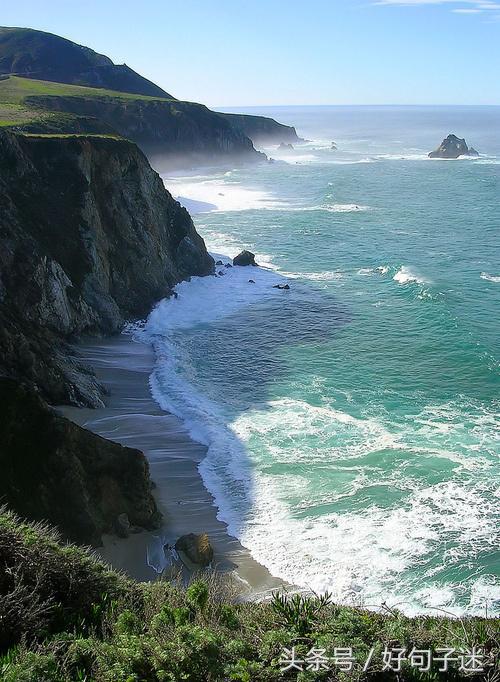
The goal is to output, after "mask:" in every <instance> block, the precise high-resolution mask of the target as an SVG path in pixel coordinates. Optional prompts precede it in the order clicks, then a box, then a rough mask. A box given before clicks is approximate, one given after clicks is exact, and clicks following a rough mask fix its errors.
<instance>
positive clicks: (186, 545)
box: [175, 533, 214, 566]
mask: <svg viewBox="0 0 500 682" xmlns="http://www.w3.org/2000/svg"><path fill="white" fill-rule="evenodd" d="M175 549H176V550H177V551H178V552H184V554H185V555H186V556H187V558H188V559H189V560H190V561H192V562H193V564H197V565H198V566H208V565H209V564H210V562H211V561H212V559H213V558H214V550H213V547H212V545H211V544H210V540H209V537H208V535H207V534H206V533H201V534H200V535H196V534H195V533H189V534H188V535H182V536H181V537H180V538H179V539H178V540H177V542H176V543H175Z"/></svg>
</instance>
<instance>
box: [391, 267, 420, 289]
mask: <svg viewBox="0 0 500 682" xmlns="http://www.w3.org/2000/svg"><path fill="white" fill-rule="evenodd" d="M392 279H393V280H394V281H395V282H398V284H409V283H410V282H415V283H417V284H429V280H427V279H425V278H424V277H422V276H421V275H419V274H417V273H415V272H414V271H412V270H411V268H409V267H407V266H406V265H402V266H401V267H400V268H399V270H398V271H397V272H396V274H395V275H394V277H393V278H392Z"/></svg>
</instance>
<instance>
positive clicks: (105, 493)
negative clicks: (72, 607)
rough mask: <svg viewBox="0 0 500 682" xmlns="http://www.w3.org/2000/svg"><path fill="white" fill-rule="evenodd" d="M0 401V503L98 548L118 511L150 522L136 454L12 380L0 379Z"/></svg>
mask: <svg viewBox="0 0 500 682" xmlns="http://www.w3.org/2000/svg"><path fill="white" fill-rule="evenodd" d="M0 401H1V404H2V409H1V410H0V469H1V471H2V475H1V476H0V501H1V503H6V504H7V505H8V506H9V507H11V508H13V509H15V510H16V512H17V513H18V514H20V515H21V516H24V517H27V518H29V519H31V520H35V521H49V522H50V523H53V524H55V525H57V527H58V528H59V529H60V531H61V532H62V534H63V535H64V537H65V538H66V539H69V540H73V541H75V542H79V543H84V544H91V545H99V544H100V542H101V534H102V533H103V532H112V531H113V530H114V527H115V524H116V521H117V518H118V516H119V515H120V514H127V516H128V519H129V520H130V523H131V524H133V525H136V526H140V527H143V528H150V529H152V528H156V527H158V525H159V524H160V522H161V516H160V514H159V512H158V511H157V509H156V503H155V501H154V499H153V497H152V495H151V483H150V480H149V467H148V463H147V460H146V458H145V457H144V455H143V454H142V452H140V451H139V450H133V449H131V448H125V447H123V446H121V445H118V444H117V443H113V442H112V441H108V440H105V439H104V438H100V437H99V436H96V435H95V434H93V433H91V432H90V431H86V430H85V429H82V428H81V427H79V426H77V425H76V424H74V423H73V422H71V421H69V420H68V419H65V418H64V417H61V416H59V415H58V414H56V413H55V412H54V411H53V410H52V409H51V408H50V407H48V406H47V405H46V404H45V403H44V401H43V400H42V399H41V398H40V397H39V396H38V395H37V394H36V393H35V392H34V391H33V390H30V389H29V388H27V387H25V386H22V385H20V384H18V383H17V382H16V381H14V380H11V379H5V378H0Z"/></svg>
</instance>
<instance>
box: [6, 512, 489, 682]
mask: <svg viewBox="0 0 500 682" xmlns="http://www.w3.org/2000/svg"><path fill="white" fill-rule="evenodd" d="M387 645H391V646H394V647H396V646H400V647H404V648H407V649H408V650H410V649H411V648H413V647H416V648H422V649H436V648H437V647H444V646H449V647H454V648H457V649H458V648H463V647H465V648H471V647H472V646H480V647H482V648H483V649H484V651H485V666H484V667H485V671H484V673H482V674H481V675H480V676H478V675H476V676H472V677H471V676H470V675H465V674H464V673H463V672H461V671H459V670H458V665H457V664H454V667H453V666H450V670H449V671H448V673H446V674H444V673H443V674H440V676H439V678H437V677H436V674H437V673H435V672H429V673H419V672H418V671H415V670H414V669H412V668H411V667H409V666H408V665H407V664H404V665H403V667H402V670H401V672H400V673H398V677H397V679H398V680H399V681H401V682H404V681H413V680H426V681H427V682H431V680H435V679H439V680H463V679H471V680H473V681H478V682H479V680H489V682H494V681H496V680H498V679H499V677H500V671H499V669H498V662H497V656H498V650H499V628H498V621H495V620H493V619H488V618H468V619H463V620H459V619H452V618H447V617H444V616H432V617H423V616H421V617H417V618H408V617H406V616H404V615H403V614H401V613H399V612H397V611H394V610H391V609H388V608H385V609H383V610H382V611H380V612H373V611H367V610H363V609H360V608H350V607H345V606H338V605H335V604H333V603H332V602H331V597H330V596H329V595H325V596H322V597H321V596H314V595H313V596H306V595H300V594H281V593H276V594H274V595H273V596H272V598H271V599H270V600H269V601H267V602H259V603H252V602H248V601H241V598H240V599H239V598H238V595H237V594H236V592H235V588H234V583H232V582H231V580H229V579H228V578H227V577H226V578H225V577H223V576H221V575H219V574H214V573H211V572H203V573H201V574H199V575H198V576H197V578H196V579H195V580H193V581H192V582H191V584H190V585H188V586H187V587H185V586H184V585H183V584H182V581H180V580H175V581H173V582H167V581H163V580H159V581H156V582H154V583H136V582H134V581H132V580H129V579H127V578H125V577H124V576H123V575H121V574H119V573H117V572H116V571H112V570H110V569H109V568H108V567H107V566H106V565H105V564H103V563H102V562H100V561H98V560H97V559H96V558H95V557H94V556H93V555H92V554H91V553H90V552H89V551H87V550H86V549H82V548H78V547H75V546H72V545H63V544H61V542H60V540H59V538H58V536H57V534H55V533H54V532H53V531H52V530H50V529H49V528H47V527H46V526H43V525H40V524H27V523H23V522H22V521H20V520H19V519H18V518H16V517H15V516H14V515H13V514H10V513H9V512H7V511H5V510H3V511H2V512H1V513H0V646H1V648H0V680H2V682H75V681H76V682H181V681H188V682H190V681H191V682H217V681H219V680H220V681H221V682H223V681H235V682H251V681H252V682H253V681H254V680H256V681H257V682H275V681H278V680H298V681H301V682H309V681H312V680H315V681H321V680H324V681H325V682H326V681H327V680H328V681H331V680H335V681H336V682H347V681H348V680H349V681H353V680H359V681H362V680H374V681H375V680H394V679H396V677H395V675H394V673H392V672H382V671H381V670H380V666H379V667H378V668H373V669H371V668H369V669H368V670H367V671H363V665H364V662H365V661H366V660H367V657H368V655H369V653H370V651H371V650H373V655H374V656H375V658H376V659H377V660H381V655H382V651H383V648H384V646H387ZM292 647H294V651H295V655H296V657H297V658H299V659H301V660H305V659H306V658H307V656H308V654H309V652H310V651H312V650H316V651H319V652H324V655H325V656H327V657H329V658H333V657H334V656H335V649H336V647H351V648H352V649H353V657H354V662H353V670H352V671H350V672H348V671H343V670H342V669H338V668H336V669H334V670H324V669H321V667H319V669H317V670H316V669H310V670H306V669H304V670H302V671H298V670H289V671H286V672H281V668H282V667H284V666H283V663H282V661H283V654H284V652H285V650H286V649H287V650H288V651H290V649H291V648H292Z"/></svg>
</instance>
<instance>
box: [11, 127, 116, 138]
mask: <svg viewBox="0 0 500 682" xmlns="http://www.w3.org/2000/svg"><path fill="white" fill-rule="evenodd" d="M0 125H1V124H0ZM17 134H18V135H22V136H23V137H39V138H43V139H45V138H57V139H64V138H72V137H99V138H104V139H111V140H123V139H124V138H123V137H121V135H113V133H26V132H19V133H17Z"/></svg>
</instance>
